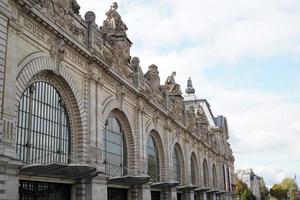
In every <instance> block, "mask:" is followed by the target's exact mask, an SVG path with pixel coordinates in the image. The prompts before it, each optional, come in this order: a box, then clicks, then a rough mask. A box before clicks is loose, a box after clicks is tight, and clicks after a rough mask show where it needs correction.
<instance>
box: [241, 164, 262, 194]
mask: <svg viewBox="0 0 300 200" xmlns="http://www.w3.org/2000/svg"><path fill="white" fill-rule="evenodd" d="M235 178H236V179H240V180H242V181H243V182H244V183H246V184H247V186H248V188H249V189H250V190H251V192H252V194H253V195H254V196H255V197H256V199H257V200H260V199H261V195H260V190H259V188H260V184H261V180H262V177H259V176H257V175H256V174H254V172H253V169H242V170H237V172H236V173H235Z"/></svg>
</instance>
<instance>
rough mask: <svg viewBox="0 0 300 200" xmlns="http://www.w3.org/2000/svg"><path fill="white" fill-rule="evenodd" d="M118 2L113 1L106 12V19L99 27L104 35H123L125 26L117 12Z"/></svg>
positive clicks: (124, 34) (125, 29)
mask: <svg viewBox="0 0 300 200" xmlns="http://www.w3.org/2000/svg"><path fill="white" fill-rule="evenodd" d="M117 9H118V4H117V3H116V2H114V3H113V4H112V6H111V7H110V9H109V11H108V12H106V16H107V18H106V20H104V22H103V26H102V27H100V32H101V34H102V35H104V36H105V37H109V36H111V35H113V36H125V37H126V31H127V26H126V25H125V23H124V22H123V21H122V18H121V16H120V15H119V13H118V12H117Z"/></svg>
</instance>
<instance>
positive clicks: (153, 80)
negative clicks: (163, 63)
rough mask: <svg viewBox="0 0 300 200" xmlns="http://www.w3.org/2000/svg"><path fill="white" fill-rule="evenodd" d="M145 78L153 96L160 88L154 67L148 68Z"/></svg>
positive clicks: (157, 73) (157, 74) (155, 67)
mask: <svg viewBox="0 0 300 200" xmlns="http://www.w3.org/2000/svg"><path fill="white" fill-rule="evenodd" d="M145 78H146V80H147V81H148V82H149V84H150V87H151V89H152V90H153V92H154V94H157V93H158V92H159V88H160V78H159V72H158V70H157V66H156V65H150V66H149V68H148V72H147V73H146V74H145Z"/></svg>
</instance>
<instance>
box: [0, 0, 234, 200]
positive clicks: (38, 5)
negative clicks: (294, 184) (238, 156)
mask: <svg viewBox="0 0 300 200" xmlns="http://www.w3.org/2000/svg"><path fill="white" fill-rule="evenodd" d="M8 2H10V3H9V5H11V6H10V7H8V6H7V5H8V4H3V2H2V1H1V2H0V8H5V9H0V199H19V197H18V193H16V192H14V193H13V192H12V191H18V182H19V179H20V178H22V179H28V177H22V176H21V175H20V174H19V171H18V170H17V169H19V167H21V166H23V165H26V164H25V163H22V161H18V160H16V158H17V155H16V144H17V142H18V141H16V135H17V134H18V127H17V125H18V123H19V122H20V117H19V111H18V110H19V104H20V101H21V98H22V95H23V94H24V91H25V90H26V88H27V87H28V86H29V85H30V84H31V83H32V82H36V81H44V82H47V83H50V84H51V85H52V86H53V87H55V88H56V89H57V91H58V92H59V94H60V95H61V99H62V101H63V102H64V104H65V106H66V112H67V113H68V117H69V121H70V127H69V128H70V162H71V163H72V164H82V163H84V164H89V165H91V166H93V167H95V168H96V169H97V171H98V172H99V174H98V176H96V177H86V178H84V179H82V180H78V181H76V182H74V181H73V182H72V181H71V180H65V181H66V182H68V183H70V184H72V185H73V186H72V187H73V189H72V199H99V198H100V199H103V200H104V199H107V192H108V190H107V188H108V186H109V185H107V178H108V176H107V175H103V173H105V152H104V148H105V144H104V139H105V137H106V136H105V134H106V132H105V130H104V127H105V122H106V119H107V118H108V116H114V117H116V118H117V119H118V120H119V122H120V124H121V126H122V131H123V132H124V137H125V140H126V148H127V151H128V155H127V159H128V162H127V166H126V169H127V171H128V175H130V176H132V177H145V175H146V174H147V172H148V157H147V142H148V138H149V137H153V138H154V139H155V143H156V144H157V150H158V154H159V169H160V170H159V171H160V182H162V184H161V185H165V186H170V188H167V189H166V188H165V189H161V190H160V192H161V198H162V199H165V200H167V199H170V198H172V200H173V199H176V198H177V195H176V192H177V190H176V188H175V187H174V185H175V184H174V171H175V169H174V166H173V161H174V160H173V153H174V148H175V147H176V148H177V149H178V151H180V159H179V161H180V165H181V178H180V179H181V180H180V181H181V186H182V187H183V188H193V187H190V185H191V174H192V169H191V156H192V155H194V158H193V159H194V161H195V163H194V164H195V173H196V176H197V177H198V178H197V179H196V183H195V184H196V185H197V186H198V187H199V188H202V187H204V182H203V173H204V174H207V175H208V177H209V185H208V186H209V189H213V188H215V187H217V189H219V190H227V195H224V196H223V197H224V198H223V199H231V196H230V195H228V194H230V187H229V186H228V187H227V186H226V188H224V183H226V184H227V185H230V184H231V183H232V182H230V181H231V180H232V179H231V178H230V177H232V173H233V168H234V166H233V164H234V157H233V155H232V151H231V149H230V147H229V145H228V143H227V139H228V130H226V129H225V128H224V127H220V126H218V124H215V123H214V119H213V116H212V115H211V113H210V112H209V111H210V108H209V106H208V105H207V104H208V103H207V102H206V101H203V100H199V99H193V100H192V101H190V100H187V99H185V98H183V96H182V92H181V89H180V85H178V84H177V83H176V81H175V75H176V74H175V73H173V74H171V75H170V76H169V77H168V78H167V80H166V82H165V84H164V85H160V77H159V70H158V67H157V66H156V65H151V66H149V70H148V71H147V72H146V73H145V74H144V73H143V72H142V70H141V66H140V61H139V58H137V57H133V58H131V55H130V47H131V45H132V43H131V41H130V40H129V39H128V38H127V34H126V31H127V26H126V25H125V23H124V22H123V21H122V18H121V16H120V15H119V13H118V12H117V9H118V6H117V4H116V3H114V4H113V5H112V6H111V8H110V9H109V10H108V12H107V13H106V15H107V19H105V21H104V22H103V25H102V26H101V28H100V29H99V28H98V26H97V25H96V24H95V19H96V15H95V14H94V13H92V12H88V13H86V15H85V20H83V19H81V17H80V16H79V15H78V13H79V9H80V6H79V5H78V4H77V2H76V1H75V0H63V1H58V0H51V1H45V0H32V1H22V0H21V1H13V0H8ZM87 3H88V1H87ZM3 10H5V13H4V11H3ZM12 11H14V15H16V16H14V17H15V19H11V18H10V14H9V13H10V12H12ZM16 11H17V12H16ZM133 12H134V11H133ZM33 16H34V17H33ZM8 22H9V23H8ZM141 59H142V58H141ZM191 87H192V86H191ZM189 91H192V90H191V88H190V90H189ZM192 93H193V92H192ZM2 160H3V162H2ZM204 160H205V161H207V163H208V169H207V171H205V172H204V169H203V163H204ZM213 166H215V167H216V168H217V172H216V176H215V177H216V180H217V186H216V185H213V183H214V181H213V175H212V174H213V172H212V168H213ZM9 167H10V168H12V170H8V168H9ZM223 169H225V171H226V175H224V174H223V171H224V170H223ZM227 171H229V173H228V174H227ZM224 177H226V180H224ZM31 178H32V179H34V180H40V181H46V182H47V181H50V182H59V180H57V179H56V178H55V177H53V178H48V179H45V178H43V179H42V178H40V177H31ZM171 186H172V187H171ZM128 191H129V192H128V194H129V195H130V197H131V199H150V198H151V197H150V195H151V182H148V183H146V184H144V185H135V186H130V188H129V189H128ZM201 195H206V194H205V193H201V194H200V193H199V196H201ZM193 196H194V195H193V191H188V192H186V193H184V194H183V197H184V198H186V199H191V198H192V197H193Z"/></svg>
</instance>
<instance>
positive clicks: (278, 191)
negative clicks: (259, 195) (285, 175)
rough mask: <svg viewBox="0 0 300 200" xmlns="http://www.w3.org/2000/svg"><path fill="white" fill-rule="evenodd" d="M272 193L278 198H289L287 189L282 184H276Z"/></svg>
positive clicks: (282, 199)
mask: <svg viewBox="0 0 300 200" xmlns="http://www.w3.org/2000/svg"><path fill="white" fill-rule="evenodd" d="M270 195H271V196H272V197H275V198H276V199H278V200H284V199H287V190H285V189H284V188H283V187H282V186H281V184H274V185H273V186H272V188H271V189H270Z"/></svg>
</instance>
